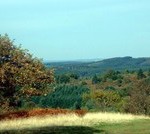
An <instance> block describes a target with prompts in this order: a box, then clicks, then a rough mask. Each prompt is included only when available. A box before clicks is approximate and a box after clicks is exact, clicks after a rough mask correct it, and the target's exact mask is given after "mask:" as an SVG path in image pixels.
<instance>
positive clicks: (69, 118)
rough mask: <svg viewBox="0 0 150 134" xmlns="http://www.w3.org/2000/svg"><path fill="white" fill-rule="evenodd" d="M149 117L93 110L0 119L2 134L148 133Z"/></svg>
mask: <svg viewBox="0 0 150 134" xmlns="http://www.w3.org/2000/svg"><path fill="white" fill-rule="evenodd" d="M149 128H150V118H149V117H147V116H143V115H141V116H136V115H132V114H121V113H107V112H90V113H86V114H85V115H82V116H81V115H79V114H76V113H68V114H66V113H65V114H58V115H45V116H43V115H42V116H33V117H28V118H18V119H17V118H16V119H11V120H10V119H7V120H1V121H0V133H1V134H5V133H7V134H22V133H24V134H26V133H28V134H35V133H50V134H51V133H62V134H70V133H79V134H82V133H83V134H84V133H87V134H94V133H103V134H106V133H108V134H112V133H113V134H118V133H122V134H137V133H138V134H149V133H150V129H149Z"/></svg>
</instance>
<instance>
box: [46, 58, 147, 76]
mask: <svg viewBox="0 0 150 134" xmlns="http://www.w3.org/2000/svg"><path fill="white" fill-rule="evenodd" d="M45 65H46V66H47V67H50V68H54V69H55V72H56V74H63V73H77V74H79V75H80V76H92V75H94V74H100V73H103V72H105V71H107V70H110V69H113V70H118V71H122V70H130V71H131V70H138V69H140V68H141V69H143V70H148V69H149V68H150V58H149V57H143V58H132V57H130V56H127V57H116V58H110V59H104V60H100V61H90V62H84V61H70V62H69V61H68V62H46V63H45Z"/></svg>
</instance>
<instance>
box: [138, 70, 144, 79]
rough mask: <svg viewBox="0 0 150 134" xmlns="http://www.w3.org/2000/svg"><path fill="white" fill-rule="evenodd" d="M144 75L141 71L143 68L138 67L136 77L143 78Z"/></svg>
mask: <svg viewBox="0 0 150 134" xmlns="http://www.w3.org/2000/svg"><path fill="white" fill-rule="evenodd" d="M145 77H146V76H145V75H144V73H143V70H142V69H139V70H138V72H137V78H138V79H143V78H145Z"/></svg>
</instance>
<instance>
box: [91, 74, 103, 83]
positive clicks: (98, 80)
mask: <svg viewBox="0 0 150 134" xmlns="http://www.w3.org/2000/svg"><path fill="white" fill-rule="evenodd" d="M99 82H101V79H100V78H98V77H97V75H94V76H93V78H92V83H93V84H97V83H99Z"/></svg>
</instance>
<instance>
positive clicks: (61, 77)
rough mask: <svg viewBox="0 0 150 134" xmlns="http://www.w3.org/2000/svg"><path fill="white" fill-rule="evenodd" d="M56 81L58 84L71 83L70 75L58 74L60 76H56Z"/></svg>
mask: <svg viewBox="0 0 150 134" xmlns="http://www.w3.org/2000/svg"><path fill="white" fill-rule="evenodd" d="M56 82H57V83H58V84H62V83H65V84H66V83H69V82H70V77H69V76H68V75H66V74H62V75H58V76H56Z"/></svg>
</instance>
